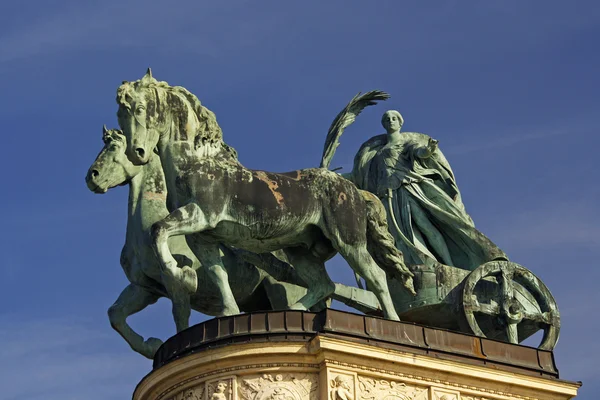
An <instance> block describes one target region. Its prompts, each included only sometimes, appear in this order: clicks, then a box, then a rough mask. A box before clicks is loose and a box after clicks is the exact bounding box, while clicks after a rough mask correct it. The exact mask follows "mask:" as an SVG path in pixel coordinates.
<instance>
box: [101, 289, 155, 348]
mask: <svg viewBox="0 0 600 400" xmlns="http://www.w3.org/2000/svg"><path fill="white" fill-rule="evenodd" d="M158 298H159V296H158V295H156V294H154V293H150V292H149V291H147V290H146V289H144V288H142V287H141V286H137V285H134V284H130V285H129V286H127V287H126V288H125V289H123V291H122V292H121V294H120V295H119V297H118V298H117V301H115V303H114V304H113V305H112V306H110V308H109V309H108V318H109V320H110V325H111V326H112V327H113V329H114V330H116V331H117V332H118V333H119V335H121V336H122V337H123V339H125V341H126V342H127V343H128V344H129V346H131V348H132V349H133V350H134V351H136V352H138V353H140V354H142V355H143V356H145V357H148V358H150V359H152V358H153V357H154V353H156V350H158V348H159V347H160V345H161V344H162V341H161V340H160V339H157V338H153V337H150V338H148V339H147V340H145V341H144V338H143V337H142V336H140V335H139V334H138V333H137V332H135V331H134V330H133V329H131V327H130V326H129V325H128V324H127V317H129V316H130V315H133V314H135V313H137V312H139V311H142V310H143V309H144V308H146V307H147V306H149V305H150V304H154V303H156V301H157V300H158Z"/></svg>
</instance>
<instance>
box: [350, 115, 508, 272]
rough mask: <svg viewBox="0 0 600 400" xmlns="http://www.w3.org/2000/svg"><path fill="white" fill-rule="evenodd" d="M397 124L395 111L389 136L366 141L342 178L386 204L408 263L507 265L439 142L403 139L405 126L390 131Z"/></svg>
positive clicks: (466, 266)
mask: <svg viewBox="0 0 600 400" xmlns="http://www.w3.org/2000/svg"><path fill="white" fill-rule="evenodd" d="M393 119H395V120H396V121H402V117H401V116H400V114H399V113H398V112H397V111H388V112H387V113H386V114H384V117H383V120H382V123H383V125H384V127H385V128H386V130H388V133H387V134H383V135H378V136H375V137H373V138H371V139H369V140H368V141H366V142H365V143H364V144H363V145H362V146H361V148H360V150H359V151H358V153H357V155H356V157H355V159H354V166H353V170H352V172H351V173H350V174H344V176H346V177H347V178H348V179H350V180H352V181H353V182H354V183H355V184H356V185H357V186H358V187H359V188H361V189H364V190H368V191H370V192H372V193H375V194H376V195H377V196H378V197H379V198H380V199H381V200H382V201H383V203H384V205H385V207H386V210H387V212H388V224H389V227H390V230H391V232H392V234H393V235H394V237H395V239H396V246H397V247H398V248H399V249H400V250H401V251H402V252H403V253H404V257H405V260H406V262H407V263H408V264H412V265H415V264H431V263H432V262H433V263H435V262H440V263H443V264H446V265H450V266H455V267H459V268H463V269H468V270H473V269H475V268H477V267H478V266H479V265H481V264H483V263H485V262H487V261H490V260H494V259H506V255H505V254H504V253H503V252H502V250H500V249H499V248H498V247H497V246H496V245H495V244H494V243H492V241H490V240H489V239H488V238H487V237H486V236H485V235H483V234H482V233H481V232H479V231H478V230H477V229H476V228H475V226H474V224H473V220H472V219H471V217H470V216H469V215H468V214H467V212H466V211H465V207H464V205H463V202H462V199H461V195H460V192H459V190H458V185H457V183H456V179H455V177H454V173H453V172H452V168H451V167H450V164H449V163H448V161H447V160H446V158H445V157H444V154H443V153H442V152H441V150H439V148H437V142H436V141H434V140H432V139H431V138H430V137H429V136H427V135H425V134H422V133H415V132H402V133H400V127H401V123H397V125H396V129H394V126H390V123H391V124H392V125H393V124H394V121H391V122H390V120H393ZM402 122H403V121H402Z"/></svg>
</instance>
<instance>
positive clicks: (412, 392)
mask: <svg viewBox="0 0 600 400" xmlns="http://www.w3.org/2000/svg"><path fill="white" fill-rule="evenodd" d="M358 388H359V393H360V396H359V398H358V400H428V399H429V389H427V388H423V387H418V386H412V385H407V384H405V383H404V382H395V381H388V380H385V379H375V378H371V377H365V376H359V377H358Z"/></svg>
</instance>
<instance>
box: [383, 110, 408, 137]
mask: <svg viewBox="0 0 600 400" xmlns="http://www.w3.org/2000/svg"><path fill="white" fill-rule="evenodd" d="M381 125H383V127H384V128H385V131H386V132H387V133H393V132H398V131H400V129H402V125H404V118H402V114H400V113H399V112H398V111H396V110H389V111H386V112H385V114H383V116H382V117H381Z"/></svg>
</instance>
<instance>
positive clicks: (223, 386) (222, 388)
mask: <svg viewBox="0 0 600 400" xmlns="http://www.w3.org/2000/svg"><path fill="white" fill-rule="evenodd" d="M225 389H227V385H226V384H225V382H219V383H217V387H216V388H215V392H217V393H225Z"/></svg>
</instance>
